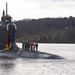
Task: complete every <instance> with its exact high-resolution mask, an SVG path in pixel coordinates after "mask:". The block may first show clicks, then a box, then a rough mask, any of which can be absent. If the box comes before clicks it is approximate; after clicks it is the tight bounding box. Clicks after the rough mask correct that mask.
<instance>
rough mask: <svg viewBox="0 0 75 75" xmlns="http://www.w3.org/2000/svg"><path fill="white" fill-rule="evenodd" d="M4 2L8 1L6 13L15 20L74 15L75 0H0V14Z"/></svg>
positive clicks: (3, 7)
mask: <svg viewBox="0 0 75 75" xmlns="http://www.w3.org/2000/svg"><path fill="white" fill-rule="evenodd" d="M6 2H8V13H9V15H11V16H12V17H13V19H15V20H20V19H25V18H35V19H37V18H45V17H69V16H73V17H75V0H0V16H1V15H2V10H3V9H5V3H6Z"/></svg>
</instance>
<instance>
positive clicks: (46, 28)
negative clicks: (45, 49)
mask: <svg viewBox="0 0 75 75" xmlns="http://www.w3.org/2000/svg"><path fill="white" fill-rule="evenodd" d="M15 23H16V25H17V27H18V30H17V35H16V41H19V42H21V41H23V40H29V41H35V42H51V43H75V39H74V38H75V18H74V17H72V16H70V17H69V18H66V17H64V18H41V19H24V20H20V21H17V22H15Z"/></svg>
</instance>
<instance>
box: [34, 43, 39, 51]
mask: <svg viewBox="0 0 75 75" xmlns="http://www.w3.org/2000/svg"><path fill="white" fill-rule="evenodd" d="M35 47H36V51H38V43H36V46H35Z"/></svg>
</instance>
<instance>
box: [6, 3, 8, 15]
mask: <svg viewBox="0 0 75 75" xmlns="http://www.w3.org/2000/svg"><path fill="white" fill-rule="evenodd" d="M7 15H8V6H7V2H6V16H7Z"/></svg>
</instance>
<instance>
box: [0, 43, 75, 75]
mask: <svg viewBox="0 0 75 75" xmlns="http://www.w3.org/2000/svg"><path fill="white" fill-rule="evenodd" d="M17 45H18V46H19V47H20V48H21V47H22V44H21V43H17ZM38 50H39V51H43V52H47V53H52V54H56V55H60V56H62V57H63V58H64V59H30V58H14V59H8V58H3V59H1V58H0V75H75V44H49V43H48V44H47V43H45V44H43V43H39V48H38Z"/></svg>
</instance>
